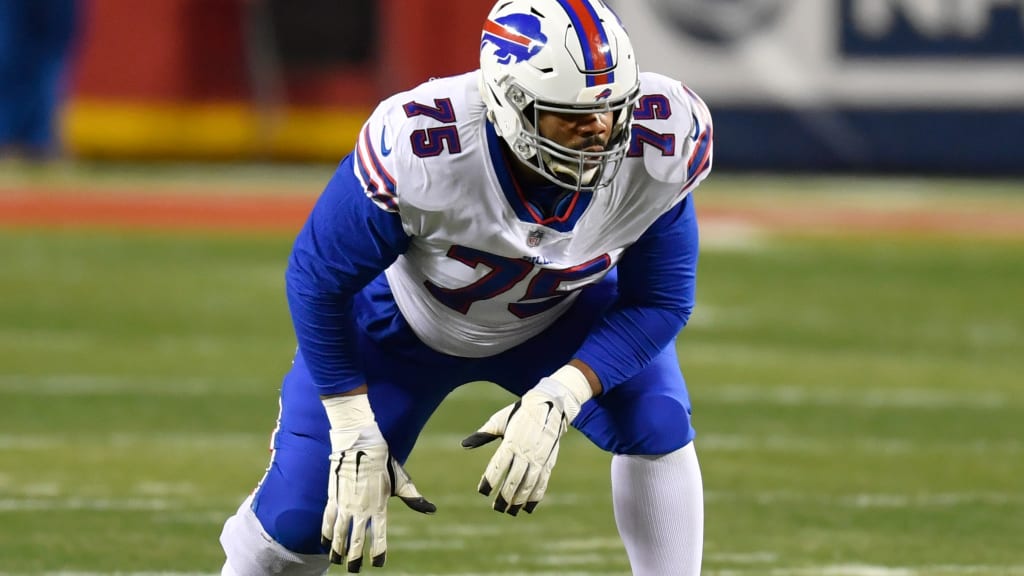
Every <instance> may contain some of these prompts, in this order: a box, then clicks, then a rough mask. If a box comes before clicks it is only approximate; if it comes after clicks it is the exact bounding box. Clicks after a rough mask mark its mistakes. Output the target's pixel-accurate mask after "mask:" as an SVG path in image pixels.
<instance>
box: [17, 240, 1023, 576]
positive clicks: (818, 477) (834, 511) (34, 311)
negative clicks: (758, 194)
mask: <svg viewBox="0 0 1024 576" xmlns="http://www.w3.org/2000/svg"><path fill="white" fill-rule="evenodd" d="M289 244H290V239H289V238H288V237H286V236H282V235H269V236H259V235H252V234H249V235H224V234H214V233H192V234H183V233H153V232H138V231H137V232H115V231H100V230H77V231H76V230H65V231H55V230H35V229H3V230H0V254H2V258H0V260H2V270H0V574H3V575H10V574H45V573H51V574H53V573H64V574H66V573H78V574H114V573H137V572H147V573H182V574H184V573H199V574H212V573H216V572H218V571H219V567H220V564H221V561H222V555H221V550H220V547H219V545H218V543H217V536H218V534H219V531H220V526H221V523H222V522H223V519H224V518H225V517H226V516H227V515H229V514H230V513H231V512H232V511H233V510H234V509H235V507H236V506H237V505H238V503H239V501H240V500H241V499H242V498H243V497H244V496H245V495H246V494H247V493H248V492H249V491H250V490H251V489H252V488H253V486H254V485H255V483H256V481H257V480H258V479H259V477H260V476H261V474H262V472H263V469H264V467H265V466H266V462H267V458H268V452H267V439H268V435H269V433H270V431H271V430H272V428H273V426H274V419H275V416H276V410H277V403H276V393H277V387H278V385H279V382H280V379H281V377H282V376H283V374H284V372H285V371H286V370H287V368H288V365H289V361H290V355H291V352H292V349H293V346H294V341H293V337H292V335H291V331H290V326H289V321H288V317H287V311H286V308H285V303H284V299H283V265H284V260H285V258H286V256H287V253H288V249H289ZM1021 286H1024V243H1021V242H1020V241H1017V240H981V239H970V238H964V237H962V236H961V237H957V238H953V239H951V238H942V237H932V236H928V237H918V236H914V235H886V236H877V237H871V236H866V235H864V234H858V235H856V236H851V237H845V236H843V235H830V236H827V237H819V236H816V237H796V236H792V235H790V236H785V235H781V236H759V237H757V238H756V239H754V240H752V241H750V242H747V243H744V244H742V245H736V244H728V243H726V244H721V245H719V244H717V243H716V242H713V241H712V242H708V243H707V246H706V250H705V252H704V253H703V256H702V259H701V264H700V279H699V286H698V300H699V305H698V308H697V310H696V311H695V313H694V317H693V320H692V323H691V325H690V326H689V327H688V328H687V329H686V330H685V331H684V332H683V334H682V335H681V336H680V338H679V340H678V343H677V344H678V347H679V351H680V355H681V363H682V365H683V367H684V373H685V374H686V376H687V380H688V382H689V385H690V389H691V394H692V396H693V400H694V404H695V413H694V416H695V423H696V425H697V427H698V433H699V436H698V442H697V447H698V451H699V453H700V457H701V463H702V467H703V472H704V481H705V489H706V497H707V533H706V556H705V567H706V570H705V572H706V573H707V574H720V575H726V574H735V575H761V574H771V575H785V574H794V575H796V574H830V575H844V574H845V575H850V576H918V575H933V574H934V575H958V574H965V575H966V574H971V575H981V576H997V575H1010V574H1016V575H1019V574H1024V553H1022V551H1021V537H1022V534H1024V354H1022V352H1024V347H1022V345H1021V343H1022V342H1024V306H1022V305H1021V297H1020V294H1021V289H1020V287H1021ZM506 400H507V397H506V396H505V394H504V393H503V392H500V391H497V390H495V389H493V388H492V387H490V386H489V385H487V384H484V383H473V384H470V385H468V386H466V387H464V388H463V389H462V390H460V391H459V392H457V393H456V394H455V395H454V396H453V397H451V399H450V400H449V402H448V403H447V404H445V405H444V406H443V407H442V409H441V411H440V412H438V414H437V415H436V416H435V418H434V420H433V421H431V423H430V424H429V425H428V428H427V430H426V432H425V433H424V435H423V437H422V438H421V441H420V444H419V445H418V447H417V450H416V452H415V453H414V455H413V457H412V458H411V459H410V461H409V466H408V468H409V470H410V472H411V473H412V474H413V475H414V478H415V479H416V481H417V484H418V485H419V487H420V488H421V490H422V491H423V492H424V493H425V494H426V495H428V496H429V497H431V498H432V499H433V500H434V501H435V502H436V503H437V504H438V506H439V512H438V514H437V515H436V516H434V517H430V518H427V517H421V516H418V515H415V514H414V513H412V512H409V511H407V510H404V509H402V507H401V506H400V504H398V503H397V502H396V503H395V504H394V505H393V506H392V511H391V517H392V519H391V530H390V554H389V560H388V567H387V569H386V570H370V572H371V573H380V574H382V575H384V574H438V575H439V574H463V575H471V574H476V575H482V574H493V575H499V574H500V575H505V576H510V575H512V574H523V575H538V574H578V575H591V574H625V573H628V563H627V560H626V556H625V552H624V550H623V548H622V546H621V544H620V543H619V541H618V538H617V535H616V531H615V524H614V519H613V516H612V512H611V505H610V501H609V497H608V490H609V479H608V476H609V473H608V464H609V456H608V455H606V454H603V453H601V452H599V451H597V450H596V449H594V448H592V447H591V446H590V445H589V444H588V443H587V442H586V441H585V440H584V439H583V438H582V437H581V436H580V435H579V434H578V433H575V432H572V433H570V435H569V436H567V438H566V440H565V447H564V448H563V450H562V455H561V457H560V460H559V463H558V466H557V468H556V471H555V476H554V479H553V480H552V485H551V487H550V491H549V496H548V498H547V499H546V500H545V501H544V503H543V504H542V505H541V506H540V507H539V508H538V510H537V513H536V514H534V515H532V516H523V515H521V516H520V517H518V518H509V517H505V516H500V515H498V514H496V513H494V512H492V511H490V510H489V509H488V502H487V500H486V499H484V498H483V497H482V496H479V495H477V494H475V491H474V488H475V485H476V482H477V480H478V478H479V473H480V472H481V471H482V470H483V467H484V465H485V463H486V460H487V458H488V456H489V451H484V452H480V453H476V452H464V451H463V450H462V449H461V448H459V447H458V440H459V439H460V438H461V436H462V435H464V434H466V433H468V432H470V431H472V430H473V429H475V428H476V426H478V425H479V424H480V423H481V422H482V421H483V420H484V419H485V418H486V417H487V416H488V415H489V414H490V413H491V412H492V411H493V410H494V409H496V408H497V407H499V406H501V405H503V403H504V402H505V401H506ZM339 573H340V571H339Z"/></svg>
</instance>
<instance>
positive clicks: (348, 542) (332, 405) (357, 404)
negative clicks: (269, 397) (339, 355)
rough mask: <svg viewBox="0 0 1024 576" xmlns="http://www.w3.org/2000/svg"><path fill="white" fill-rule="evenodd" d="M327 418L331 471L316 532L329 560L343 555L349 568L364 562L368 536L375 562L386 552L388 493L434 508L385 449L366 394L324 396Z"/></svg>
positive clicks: (414, 506) (426, 510) (422, 508)
mask: <svg viewBox="0 0 1024 576" xmlns="http://www.w3.org/2000/svg"><path fill="white" fill-rule="evenodd" d="M323 403H324V408H325V409H326V410H327V419H328V420H330V422H331V473H330V479H329V481H328V487H327V508H326V509H325V510H324V521H323V527H322V528H321V531H320V534H321V536H322V544H323V545H324V546H325V547H327V546H330V548H331V555H330V557H331V562H332V563H334V564H341V563H342V561H343V560H347V568H348V571H349V572H359V570H360V569H361V568H362V566H363V542H364V539H365V538H366V537H369V538H370V541H371V544H370V556H371V558H372V559H373V560H372V563H373V565H374V566H376V567H380V566H383V565H384V561H385V559H386V557H387V547H388V543H387V506H388V498H390V497H391V496H398V497H399V498H401V499H402V501H403V502H405V504H406V505H407V506H408V507H409V508H412V509H413V510H415V511H417V512H422V513H424V514H433V513H434V512H435V511H436V510H437V507H436V506H434V505H433V504H431V503H430V502H429V501H428V500H427V499H426V498H424V497H423V495H421V494H420V493H419V491H418V490H417V489H416V486H415V485H414V484H413V483H412V480H411V479H410V478H409V475H408V474H407V473H406V472H405V469H403V468H402V465H401V464H399V463H398V461H397V460H395V459H394V458H392V457H391V455H390V453H389V452H388V445H387V443H386V442H385V441H384V436H383V435H381V433H380V428H378V427H377V422H376V420H374V418H373V410H372V409H371V408H370V401H369V399H368V398H367V396H366V394H358V395H353V396H334V397H330V398H324V399H323Z"/></svg>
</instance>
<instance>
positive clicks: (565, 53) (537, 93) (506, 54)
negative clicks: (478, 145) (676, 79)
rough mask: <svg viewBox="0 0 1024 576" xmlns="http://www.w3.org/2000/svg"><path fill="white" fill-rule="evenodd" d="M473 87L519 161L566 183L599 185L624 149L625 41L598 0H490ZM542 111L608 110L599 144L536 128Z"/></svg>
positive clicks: (629, 73) (629, 100)
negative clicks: (589, 146)
mask: <svg viewBox="0 0 1024 576" xmlns="http://www.w3.org/2000/svg"><path fill="white" fill-rule="evenodd" d="M480 72H481V74H480V80H481V81H480V91H481V94H482V96H483V100H484V103H485V104H486V105H487V115H488V118H489V119H490V120H491V122H492V123H493V124H494V128H495V131H496V132H497V134H498V135H499V136H501V137H503V138H504V139H505V141H506V142H507V143H508V145H509V147H510V148H511V149H512V150H513V152H514V153H515V154H516V156H518V157H519V159H520V160H522V161H523V163H524V164H526V165H527V166H529V167H530V168H532V169H533V170H535V171H536V172H538V173H539V174H541V175H542V176H544V177H545V178H547V179H548V180H550V181H552V182H554V183H556V184H558V185H559V186H562V187H564V188H569V189H571V190H579V189H582V188H589V189H593V188H599V187H601V186H604V185H606V184H608V183H609V182H610V181H611V180H612V178H614V177H615V173H616V172H618V169H619V166H621V164H622V159H623V158H625V156H626V153H627V152H628V150H629V139H630V126H631V124H632V119H633V106H634V104H635V103H636V100H637V98H638V97H639V95H640V80H639V70H638V69H637V64H636V57H635V56H634V55H633V45H632V43H631V42H630V41H629V37H628V36H627V35H626V31H625V29H624V28H623V27H622V22H621V21H620V20H619V18H618V17H617V16H616V15H615V13H614V12H612V11H611V9H609V8H608V7H607V6H605V5H604V3H603V2H601V0H498V2H497V4H495V6H494V8H492V9H491V13H490V14H488V16H487V21H486V22H485V23H484V29H483V33H482V35H481V39H480ZM542 111H548V112H557V113H585V114H589V113H603V112H608V111H611V112H614V120H613V124H612V132H611V138H610V139H609V141H608V142H607V143H605V146H604V150H602V151H598V152H593V151H591V152H588V151H583V150H575V149H572V148H569V147H566V146H562V145H561V144H558V143H557V142H555V141H553V140H550V139H548V138H545V137H543V136H541V135H540V133H539V132H538V128H537V126H538V119H539V114H540V113H541V112H542Z"/></svg>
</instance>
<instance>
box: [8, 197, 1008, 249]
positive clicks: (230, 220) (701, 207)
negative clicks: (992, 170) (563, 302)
mask: <svg viewBox="0 0 1024 576" xmlns="http://www.w3.org/2000/svg"><path fill="white" fill-rule="evenodd" d="M315 200H316V199H315V197H314V196H303V195H288V196H274V195H244V194H231V193H224V192H223V191H213V190H211V191H208V193H206V194H204V195H199V194H197V193H191V194H189V195H183V194H174V195H171V194H165V195H160V194H159V193H153V192H139V193H134V194H133V193H132V192H130V191H125V190H119V191H118V193H116V194H111V193H105V192H100V191H88V192H85V193H73V194H72V193H69V192H68V191H67V190H63V191H61V190H47V189H41V188H35V187H33V189H32V190H31V191H30V192H26V191H23V190H22V191H19V190H10V189H4V188H0V225H7V226H17V227H57V228H73V227H78V228H81V227H92V228H117V229H140V230H185V231H188V230H196V231H252V232H282V233H294V232H297V231H298V230H299V228H300V227H301V226H302V224H303V223H304V222H305V220H306V216H307V215H308V213H309V210H310V209H311V208H312V206H313V203H314V201H315ZM697 210H698V213H699V215H700V218H701V222H702V225H706V226H716V225H721V226H742V227H746V228H751V229H754V230H766V231H774V232H782V233H791V234H800V233H869V232H888V233H917V234H934V235H942V236H976V237H995V238H1009V239H1021V238H1024V211H1020V210H1007V211H999V210H996V209H994V208H990V209H987V210H982V211H971V212H965V211H950V210H947V211H940V210H921V209H899V210H870V209H864V208H851V207H842V208H829V207H822V206H799V205H793V204H790V205H785V206H777V207H772V208H768V207H756V208H740V207H735V206H719V205H713V204H711V203H705V204H698V208H697Z"/></svg>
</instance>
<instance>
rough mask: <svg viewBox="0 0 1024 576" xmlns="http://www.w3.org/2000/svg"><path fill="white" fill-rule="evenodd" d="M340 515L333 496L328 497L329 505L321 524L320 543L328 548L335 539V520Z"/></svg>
mask: <svg viewBox="0 0 1024 576" xmlns="http://www.w3.org/2000/svg"><path fill="white" fill-rule="evenodd" d="M337 517H338V504H337V501H336V500H335V499H333V498H328V499H327V507H326V508H324V519H323V523H322V524H321V525H320V545H321V546H323V547H324V548H327V547H328V546H330V545H331V541H332V540H333V539H334V521H335V519H337Z"/></svg>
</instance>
